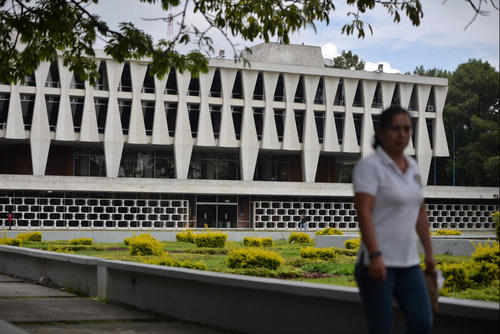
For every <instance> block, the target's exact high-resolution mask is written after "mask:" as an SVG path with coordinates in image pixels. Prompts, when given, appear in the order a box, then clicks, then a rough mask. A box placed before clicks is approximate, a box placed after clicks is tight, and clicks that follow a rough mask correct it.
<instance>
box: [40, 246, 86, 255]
mask: <svg viewBox="0 0 500 334" xmlns="http://www.w3.org/2000/svg"><path fill="white" fill-rule="evenodd" d="M89 248H91V247H90V246H89V245H78V244H75V245H49V246H48V247H47V250H48V251H50V252H58V253H73V252H80V251H84V250H88V249H89Z"/></svg>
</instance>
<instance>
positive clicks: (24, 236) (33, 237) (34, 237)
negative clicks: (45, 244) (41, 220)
mask: <svg viewBox="0 0 500 334" xmlns="http://www.w3.org/2000/svg"><path fill="white" fill-rule="evenodd" d="M16 239H19V240H22V241H28V242H40V241H42V233H40V232H29V233H19V234H18V235H17V236H16Z"/></svg>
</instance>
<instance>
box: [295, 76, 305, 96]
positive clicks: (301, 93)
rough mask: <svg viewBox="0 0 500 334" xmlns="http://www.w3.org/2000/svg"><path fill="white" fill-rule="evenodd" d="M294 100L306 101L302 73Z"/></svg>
mask: <svg viewBox="0 0 500 334" xmlns="http://www.w3.org/2000/svg"><path fill="white" fill-rule="evenodd" d="M294 102H297V103H304V77H303V76H302V75H301V76H300V79H299V83H298V85H297V90H296V91H295V98H294Z"/></svg>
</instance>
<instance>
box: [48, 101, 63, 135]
mask: <svg viewBox="0 0 500 334" xmlns="http://www.w3.org/2000/svg"><path fill="white" fill-rule="evenodd" d="M59 99H60V96H56V95H45V105H46V107H47V116H48V118H49V128H50V131H56V126H57V115H58V112H59Z"/></svg>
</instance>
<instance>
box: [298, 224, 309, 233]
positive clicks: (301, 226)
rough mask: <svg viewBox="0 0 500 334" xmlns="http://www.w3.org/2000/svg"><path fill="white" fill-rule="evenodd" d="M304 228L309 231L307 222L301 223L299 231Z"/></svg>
mask: <svg viewBox="0 0 500 334" xmlns="http://www.w3.org/2000/svg"><path fill="white" fill-rule="evenodd" d="M302 229H304V232H307V223H299V232H301V231H302Z"/></svg>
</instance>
